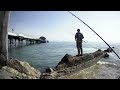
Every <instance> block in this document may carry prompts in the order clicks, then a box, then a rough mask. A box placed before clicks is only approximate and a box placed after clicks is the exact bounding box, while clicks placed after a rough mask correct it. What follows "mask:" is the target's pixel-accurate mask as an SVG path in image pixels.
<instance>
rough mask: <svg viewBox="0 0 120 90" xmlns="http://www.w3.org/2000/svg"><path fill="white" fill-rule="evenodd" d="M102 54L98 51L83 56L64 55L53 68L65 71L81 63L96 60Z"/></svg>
mask: <svg viewBox="0 0 120 90" xmlns="http://www.w3.org/2000/svg"><path fill="white" fill-rule="evenodd" d="M103 54H104V52H103V51H101V50H98V51H96V52H93V53H89V54H84V55H83V56H71V55H68V54H66V55H65V56H64V57H63V58H62V60H61V61H60V62H59V63H58V65H57V66H56V67H55V69H56V70H59V69H65V68H67V67H72V66H76V65H79V64H81V63H84V62H87V61H89V60H92V59H94V58H97V57H99V56H101V55H103Z"/></svg>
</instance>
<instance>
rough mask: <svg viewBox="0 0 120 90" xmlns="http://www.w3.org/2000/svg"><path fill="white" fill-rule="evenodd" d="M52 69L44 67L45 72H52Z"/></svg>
mask: <svg viewBox="0 0 120 90" xmlns="http://www.w3.org/2000/svg"><path fill="white" fill-rule="evenodd" d="M53 71H54V70H53V69H52V68H47V69H46V72H47V73H51V72H53Z"/></svg>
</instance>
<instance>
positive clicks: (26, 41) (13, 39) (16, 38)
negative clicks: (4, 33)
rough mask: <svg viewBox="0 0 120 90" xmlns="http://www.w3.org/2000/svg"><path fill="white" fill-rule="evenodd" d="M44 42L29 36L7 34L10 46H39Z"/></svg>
mask: <svg viewBox="0 0 120 90" xmlns="http://www.w3.org/2000/svg"><path fill="white" fill-rule="evenodd" d="M43 42H46V41H45V40H43V39H41V38H33V37H29V36H25V35H23V34H17V33H13V32H8V44H9V45H10V46H14V47H16V46H23V45H33V44H40V43H43Z"/></svg>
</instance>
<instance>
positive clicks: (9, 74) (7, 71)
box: [0, 59, 41, 79]
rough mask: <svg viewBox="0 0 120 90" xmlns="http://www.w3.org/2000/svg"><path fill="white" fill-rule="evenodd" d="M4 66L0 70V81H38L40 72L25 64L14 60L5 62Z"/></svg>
mask: <svg viewBox="0 0 120 90" xmlns="http://www.w3.org/2000/svg"><path fill="white" fill-rule="evenodd" d="M6 64H7V65H6V66H3V67H2V68H1V69H0V79H39V78H40V75H41V72H40V71H38V70H36V69H34V68H33V67H31V66H30V65H29V64H28V63H27V62H23V61H19V60H16V59H10V60H7V62H6Z"/></svg>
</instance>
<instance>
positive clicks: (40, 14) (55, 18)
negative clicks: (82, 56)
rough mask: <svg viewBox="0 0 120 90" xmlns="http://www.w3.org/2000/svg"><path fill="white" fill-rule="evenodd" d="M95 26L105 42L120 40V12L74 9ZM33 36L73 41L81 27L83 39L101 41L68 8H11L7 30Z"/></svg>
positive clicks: (84, 19)
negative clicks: (37, 9) (60, 9)
mask: <svg viewBox="0 0 120 90" xmlns="http://www.w3.org/2000/svg"><path fill="white" fill-rule="evenodd" d="M71 12H72V13H74V14H75V15H77V16H78V17H79V18H80V19H82V20H83V21H84V22H86V23H87V24H88V25H89V26H90V27H91V28H93V29H94V30H95V31H96V32H97V33H98V34H99V35H100V36H101V37H102V38H103V39H104V40H105V41H107V42H120V35H119V34H120V11H71ZM12 28H13V29H14V32H15V33H21V34H24V35H27V36H31V37H34V38H39V37H40V36H45V37H46V38H47V39H48V40H50V41H53V40H58V41H74V40H75V39H74V35H75V33H76V30H77V29H78V28H79V29H81V32H82V33H83V35H84V37H85V38H84V41H99V42H102V40H101V39H100V38H99V37H98V36H97V35H95V34H94V33H93V32H92V31H91V30H90V29H89V28H88V27H87V26H85V25H84V24H83V23H82V22H80V21H79V20H78V19H76V18H75V17H73V16H72V15H71V14H69V13H68V12H67V11H11V13H10V18H9V26H8V31H9V32H11V31H12Z"/></svg>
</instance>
